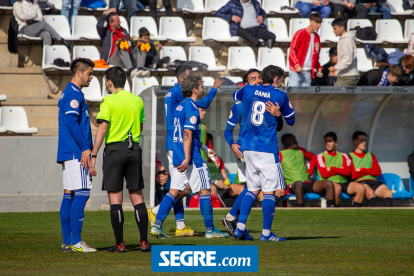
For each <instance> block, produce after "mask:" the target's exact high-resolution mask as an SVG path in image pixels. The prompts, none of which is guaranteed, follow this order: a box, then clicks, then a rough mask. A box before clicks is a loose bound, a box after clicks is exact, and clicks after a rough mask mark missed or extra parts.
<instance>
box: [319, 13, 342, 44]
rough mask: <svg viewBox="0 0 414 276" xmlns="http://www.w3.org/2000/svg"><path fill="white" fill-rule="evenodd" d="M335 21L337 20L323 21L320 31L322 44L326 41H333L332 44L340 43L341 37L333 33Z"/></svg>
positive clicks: (328, 19)
mask: <svg viewBox="0 0 414 276" xmlns="http://www.w3.org/2000/svg"><path fill="white" fill-rule="evenodd" d="M334 20H335V18H324V19H323V20H322V24H321V27H320V28H319V31H318V33H319V37H320V39H321V42H322V43H324V42H326V41H331V42H338V41H339V36H336V35H335V34H334V32H333V27H332V21H334Z"/></svg>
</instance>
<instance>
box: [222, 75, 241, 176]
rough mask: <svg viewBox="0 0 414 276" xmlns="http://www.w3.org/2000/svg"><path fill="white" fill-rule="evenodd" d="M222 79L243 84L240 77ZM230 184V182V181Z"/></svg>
mask: <svg viewBox="0 0 414 276" xmlns="http://www.w3.org/2000/svg"><path fill="white" fill-rule="evenodd" d="M223 78H227V79H229V80H231V81H232V82H234V83H240V82H243V78H242V77H232V76H226V77H223ZM230 182H231V181H230ZM231 183H233V182H231Z"/></svg>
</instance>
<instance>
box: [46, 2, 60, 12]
mask: <svg viewBox="0 0 414 276" xmlns="http://www.w3.org/2000/svg"><path fill="white" fill-rule="evenodd" d="M47 2H49V3H50V4H53V5H54V6H55V9H56V10H59V11H60V10H62V2H63V1H62V0H48V1H47Z"/></svg>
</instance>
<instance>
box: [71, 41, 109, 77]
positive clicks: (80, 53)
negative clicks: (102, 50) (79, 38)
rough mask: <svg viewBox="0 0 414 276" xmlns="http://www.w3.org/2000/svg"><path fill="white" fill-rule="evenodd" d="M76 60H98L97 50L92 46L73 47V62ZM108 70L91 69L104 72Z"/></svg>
mask: <svg viewBox="0 0 414 276" xmlns="http://www.w3.org/2000/svg"><path fill="white" fill-rule="evenodd" d="M77 58H89V59H91V60H100V59H101V57H100V54H99V51H98V48H96V46H93V45H84V46H75V47H73V60H75V59H77ZM106 69H108V68H93V70H94V71H102V72H104V71H106Z"/></svg>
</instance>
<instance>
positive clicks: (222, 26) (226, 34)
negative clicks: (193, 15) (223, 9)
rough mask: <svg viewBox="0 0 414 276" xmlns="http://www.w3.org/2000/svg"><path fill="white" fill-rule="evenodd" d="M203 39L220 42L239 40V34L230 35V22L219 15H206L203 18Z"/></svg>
mask: <svg viewBox="0 0 414 276" xmlns="http://www.w3.org/2000/svg"><path fill="white" fill-rule="evenodd" d="M201 36H202V39H203V41H205V40H215V41H218V42H237V41H239V37H238V36H231V35H230V26H229V23H228V22H227V21H226V20H224V19H222V18H218V17H204V19H203V30H202V34H201Z"/></svg>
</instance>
